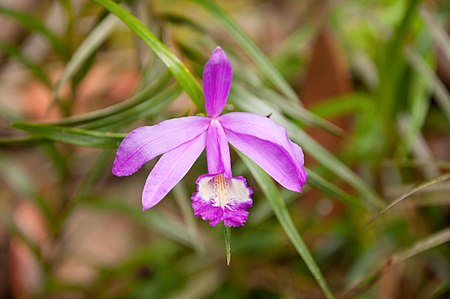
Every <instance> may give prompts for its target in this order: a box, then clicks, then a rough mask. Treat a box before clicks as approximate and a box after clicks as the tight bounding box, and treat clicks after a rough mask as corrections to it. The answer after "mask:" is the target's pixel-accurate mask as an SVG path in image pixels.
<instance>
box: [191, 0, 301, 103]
mask: <svg viewBox="0 0 450 299" xmlns="http://www.w3.org/2000/svg"><path fill="white" fill-rule="evenodd" d="M191 1H193V2H196V3H198V4H200V5H201V6H202V7H203V8H205V9H206V10H207V11H208V12H210V13H211V14H212V15H213V16H214V17H215V19H216V20H217V21H219V22H220V23H221V24H222V25H223V26H224V27H225V28H226V29H227V32H228V33H229V34H231V35H232V36H233V37H234V38H235V39H236V40H237V41H238V43H239V45H240V46H241V47H242V49H244V50H245V51H246V53H247V54H248V55H249V56H250V57H251V58H252V59H253V60H254V61H255V63H256V64H257V65H258V67H259V68H260V69H261V71H262V72H263V73H264V75H265V76H266V77H267V79H268V80H270V81H271V82H272V84H273V85H274V86H275V87H276V88H278V89H279V90H280V91H281V92H283V94H284V95H285V96H286V97H287V98H288V99H289V100H291V101H292V102H299V101H300V100H299V98H298V97H297V94H296V93H295V91H294V90H293V89H292V88H291V87H290V86H289V84H288V83H287V82H286V80H285V79H284V78H283V77H282V76H281V75H280V73H279V72H278V70H277V69H276V68H275V67H274V66H273V64H272V63H271V62H270V60H269V59H268V58H267V56H265V55H264V53H263V52H262V51H261V50H260V49H259V48H258V47H257V46H256V45H255V44H254V43H253V41H252V40H251V38H250V37H249V36H248V35H247V34H246V33H244V31H243V30H242V29H241V28H239V26H238V25H237V24H236V22H234V21H233V20H232V19H231V17H230V16H229V15H228V14H227V13H225V12H224V11H223V10H222V9H221V8H220V7H219V6H218V5H217V4H216V3H215V2H214V1H213V0H191Z"/></svg>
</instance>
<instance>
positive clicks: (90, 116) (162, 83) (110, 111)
mask: <svg viewBox="0 0 450 299" xmlns="http://www.w3.org/2000/svg"><path fill="white" fill-rule="evenodd" d="M169 79H170V78H169V75H168V72H163V73H161V75H160V77H159V78H158V80H157V81H156V82H154V83H152V84H150V85H148V86H146V87H145V88H144V89H142V90H141V91H140V92H138V93H136V94H135V95H133V96H132V97H131V98H129V99H128V100H127V101H123V102H121V103H118V104H115V105H112V106H109V107H107V108H103V109H99V110H96V111H92V112H88V113H85V114H82V115H77V116H71V117H67V118H64V119H62V120H59V121H57V122H55V123H53V124H54V125H62V126H80V125H86V124H91V123H93V122H97V121H102V120H103V119H104V118H107V117H111V116H113V115H120V114H122V113H123V112H125V111H127V110H130V109H133V108H134V107H136V106H138V105H140V104H142V103H144V102H146V101H152V95H155V96H154V97H157V96H158V94H159V93H161V91H162V90H164V89H165V88H166V87H167V84H168V81H169Z"/></svg>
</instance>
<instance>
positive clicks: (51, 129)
mask: <svg viewBox="0 0 450 299" xmlns="http://www.w3.org/2000/svg"><path fill="white" fill-rule="evenodd" d="M12 127H13V128H16V129H20V130H23V131H27V132H30V133H32V134H34V135H37V136H41V137H45V138H46V139H48V140H53V141H58V142H64V143H68V144H74V145H79V146H87V147H102V148H108V147H112V148H114V147H117V146H119V143H120V141H121V140H122V139H123V138H124V137H125V134H121V133H112V132H99V131H92V130H85V129H79V128H68V127H62V126H54V125H47V124H33V123H20V122H16V123H13V124H12Z"/></svg>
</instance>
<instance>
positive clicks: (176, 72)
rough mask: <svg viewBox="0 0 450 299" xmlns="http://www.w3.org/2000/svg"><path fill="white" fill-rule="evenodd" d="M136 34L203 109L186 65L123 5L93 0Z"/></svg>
mask: <svg viewBox="0 0 450 299" xmlns="http://www.w3.org/2000/svg"><path fill="white" fill-rule="evenodd" d="M95 1H96V2H97V3H99V4H101V5H102V6H103V7H105V8H106V9H107V10H109V11H110V12H111V13H113V14H114V15H116V16H117V17H118V18H119V19H121V20H122V22H123V23H124V24H125V25H126V26H128V28H130V30H131V31H133V32H134V33H135V34H137V35H138V36H139V37H140V38H141V39H142V40H143V41H144V42H145V43H146V44H147V45H148V46H149V47H150V48H151V49H152V50H153V52H154V53H155V54H156V55H157V56H158V57H159V58H160V59H161V60H162V62H163V63H164V64H165V65H166V66H167V68H168V69H169V70H170V72H171V73H172V75H173V76H174V77H175V79H176V80H177V81H178V83H179V84H180V86H181V88H183V90H184V91H185V92H186V93H187V94H188V95H189V97H190V98H191V100H192V101H193V102H194V103H195V105H196V106H197V109H198V110H199V111H200V112H203V111H204V110H205V108H204V104H203V100H202V99H203V92H202V89H201V87H200V85H199V83H198V82H197V80H196V79H195V78H194V76H193V75H192V74H191V72H190V71H189V70H188V69H187V67H186V66H185V65H184V64H183V63H182V62H181V61H180V60H179V59H178V57H177V56H175V54H174V53H172V52H171V51H170V50H169V49H168V48H167V46H166V45H164V44H163V43H162V42H161V41H160V40H159V39H158V38H157V37H156V36H155V35H154V34H153V33H152V32H151V31H150V30H148V29H147V27H146V26H145V25H144V24H143V23H142V22H141V21H139V20H138V19H137V18H136V17H135V16H133V15H132V14H131V13H130V12H128V11H127V10H126V9H124V8H123V7H121V6H119V5H118V4H116V3H114V2H113V1H111V0H95Z"/></svg>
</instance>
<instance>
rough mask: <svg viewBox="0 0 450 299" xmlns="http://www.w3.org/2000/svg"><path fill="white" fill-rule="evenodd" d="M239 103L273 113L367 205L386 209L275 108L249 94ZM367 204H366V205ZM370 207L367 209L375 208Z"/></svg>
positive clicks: (339, 162) (296, 138)
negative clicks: (353, 189)
mask: <svg viewBox="0 0 450 299" xmlns="http://www.w3.org/2000/svg"><path fill="white" fill-rule="evenodd" d="M239 98H240V99H241V100H240V101H239V102H237V101H236V102H235V104H236V105H237V106H239V108H240V109H242V110H245V111H249V112H253V113H257V114H260V115H267V114H269V113H271V118H272V119H273V120H275V121H276V122H277V123H279V124H280V125H282V126H283V127H285V128H286V130H287V131H288V133H289V137H290V138H291V139H292V140H294V141H295V142H296V143H298V144H299V145H300V146H301V147H302V148H303V149H304V150H305V151H306V152H308V153H309V154H310V155H311V156H312V157H314V158H315V159H316V160H317V161H319V162H320V163H321V164H322V165H323V166H324V167H326V168H327V169H329V170H331V171H332V172H333V173H334V174H335V175H336V176H337V177H339V178H341V179H343V180H344V181H346V182H347V183H349V184H350V185H351V186H353V187H354V188H355V190H357V191H358V192H359V193H360V194H361V196H363V198H364V199H365V200H366V202H367V203H370V204H372V205H373V206H375V207H384V203H383V202H382V201H381V199H380V198H379V196H378V195H377V194H376V193H375V192H374V191H373V190H372V189H371V188H370V187H369V186H367V184H366V183H365V182H364V181H363V180H362V179H361V178H360V177H359V176H357V175H356V174H355V173H353V172H352V171H351V170H350V169H349V168H348V167H347V166H346V165H344V164H343V163H342V162H341V161H339V160H338V159H337V158H336V157H335V156H334V155H333V154H331V153H330V152H329V151H327V150H326V149H325V148H324V147H323V146H321V145H320V144H319V143H318V142H317V141H315V140H314V139H313V138H311V136H309V135H308V134H306V133H305V131H303V130H302V129H301V128H299V127H298V126H297V125H296V124H294V123H293V122H291V121H290V120H288V119H287V118H286V117H284V116H283V115H281V113H280V112H279V111H278V110H277V109H276V108H274V107H273V106H270V105H268V104H267V103H266V102H265V101H262V100H261V99H259V98H258V97H256V96H253V95H252V94H250V93H248V92H241V93H239ZM366 202H364V203H365V204H366ZM373 206H370V205H368V206H367V207H369V208H373Z"/></svg>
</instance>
